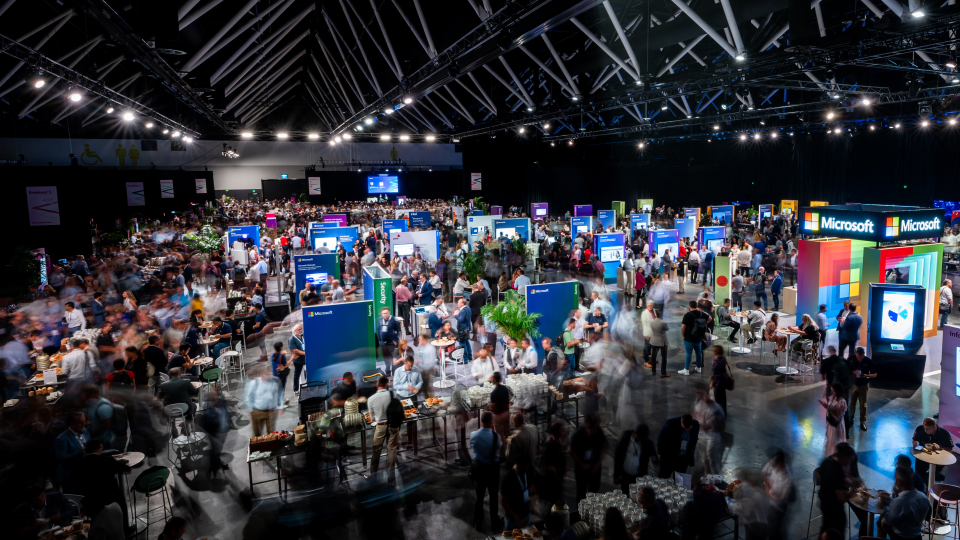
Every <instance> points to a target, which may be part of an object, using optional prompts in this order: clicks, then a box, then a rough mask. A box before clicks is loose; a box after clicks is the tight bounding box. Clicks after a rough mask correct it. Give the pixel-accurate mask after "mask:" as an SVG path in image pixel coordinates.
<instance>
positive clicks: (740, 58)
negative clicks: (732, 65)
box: [734, 53, 747, 62]
mask: <svg viewBox="0 0 960 540" xmlns="http://www.w3.org/2000/svg"><path fill="white" fill-rule="evenodd" d="M734 58H735V59H736V60H737V62H743V61H744V60H746V59H747V57H746V56H745V55H744V54H743V53H738V54H737V56H735V57H734Z"/></svg>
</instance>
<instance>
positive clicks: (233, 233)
mask: <svg viewBox="0 0 960 540" xmlns="http://www.w3.org/2000/svg"><path fill="white" fill-rule="evenodd" d="M247 238H253V245H255V246H257V247H260V227H257V226H256V225H244V226H242V227H230V228H229V229H227V243H228V244H229V245H230V248H231V249H232V248H233V243H234V242H236V241H237V240H240V241H243V240H244V239H247Z"/></svg>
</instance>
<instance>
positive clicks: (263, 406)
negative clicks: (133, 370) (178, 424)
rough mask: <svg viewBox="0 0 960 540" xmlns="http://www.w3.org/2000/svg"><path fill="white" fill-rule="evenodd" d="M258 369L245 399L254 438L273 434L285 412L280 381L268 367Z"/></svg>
mask: <svg viewBox="0 0 960 540" xmlns="http://www.w3.org/2000/svg"><path fill="white" fill-rule="evenodd" d="M256 369H257V370H258V371H259V373H257V375H256V377H255V378H253V379H251V380H250V381H248V382H247V387H246V397H245V398H244V401H245V402H246V403H247V404H248V405H249V406H250V423H251V424H253V436H254V437H258V436H260V435H267V434H270V433H273V431H274V429H275V426H276V423H277V416H279V415H280V414H281V413H282V412H283V409H281V405H283V397H282V396H281V394H280V379H278V378H276V377H274V376H273V374H272V373H271V372H270V370H269V369H268V368H267V367H266V366H259V367H257V368H256ZM164 384H165V385H166V384H170V383H164ZM162 390H163V389H162V388H161V391H162Z"/></svg>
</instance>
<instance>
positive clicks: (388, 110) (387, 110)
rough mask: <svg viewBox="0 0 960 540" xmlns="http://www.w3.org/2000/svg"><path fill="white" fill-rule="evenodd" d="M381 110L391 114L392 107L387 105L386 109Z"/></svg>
mask: <svg viewBox="0 0 960 540" xmlns="http://www.w3.org/2000/svg"><path fill="white" fill-rule="evenodd" d="M383 112H385V113H387V114H393V108H392V107H387V108H386V109H384V110H383Z"/></svg>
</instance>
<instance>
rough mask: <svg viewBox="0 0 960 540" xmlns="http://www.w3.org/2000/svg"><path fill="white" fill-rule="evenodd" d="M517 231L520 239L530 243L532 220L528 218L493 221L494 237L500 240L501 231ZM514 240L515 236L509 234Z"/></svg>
mask: <svg viewBox="0 0 960 540" xmlns="http://www.w3.org/2000/svg"><path fill="white" fill-rule="evenodd" d="M504 230H505V231H508V232H509V231H511V230H513V231H516V232H517V234H519V235H520V238H523V239H524V240H526V241H527V242H529V241H530V220H529V219H527V218H513V219H495V220H493V237H494V238H499V237H500V233H499V231H504ZM508 236H509V237H510V238H511V239H512V238H513V235H512V234H508Z"/></svg>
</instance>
